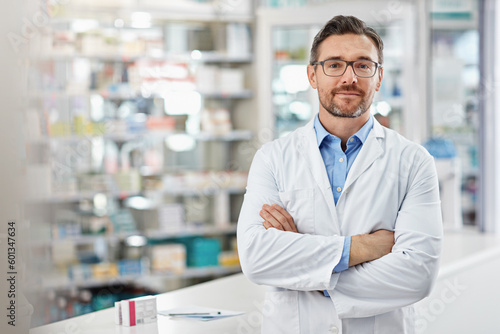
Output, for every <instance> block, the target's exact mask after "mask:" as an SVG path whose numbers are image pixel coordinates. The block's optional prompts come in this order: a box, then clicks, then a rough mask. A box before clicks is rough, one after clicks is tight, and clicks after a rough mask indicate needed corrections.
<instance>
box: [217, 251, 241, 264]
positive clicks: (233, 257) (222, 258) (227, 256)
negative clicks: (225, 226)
mask: <svg viewBox="0 0 500 334" xmlns="http://www.w3.org/2000/svg"><path fill="white" fill-rule="evenodd" d="M219 264H220V265H221V266H227V267H232V266H237V265H239V264H240V258H239V257H238V253H237V252H236V251H224V252H221V253H220V254H219Z"/></svg>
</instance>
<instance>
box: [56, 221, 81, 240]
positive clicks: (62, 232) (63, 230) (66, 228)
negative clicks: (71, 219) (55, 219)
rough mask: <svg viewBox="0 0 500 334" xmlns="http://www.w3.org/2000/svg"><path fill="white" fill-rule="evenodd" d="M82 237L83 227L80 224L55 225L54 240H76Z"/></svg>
mask: <svg viewBox="0 0 500 334" xmlns="http://www.w3.org/2000/svg"><path fill="white" fill-rule="evenodd" d="M80 235H82V227H81V226H80V224H78V223H76V222H75V223H58V224H56V225H54V227H53V232H52V236H53V238H54V239H66V238H75V237H79V236H80Z"/></svg>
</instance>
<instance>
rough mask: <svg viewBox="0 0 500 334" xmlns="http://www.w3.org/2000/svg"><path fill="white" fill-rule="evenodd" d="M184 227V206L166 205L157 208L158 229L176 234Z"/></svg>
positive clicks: (178, 204)
mask: <svg viewBox="0 0 500 334" xmlns="http://www.w3.org/2000/svg"><path fill="white" fill-rule="evenodd" d="M185 227H186V222H185V213H184V205H182V204H180V203H167V204H163V205H161V206H159V207H158V228H159V230H160V231H165V232H178V231H182V230H183V229H185Z"/></svg>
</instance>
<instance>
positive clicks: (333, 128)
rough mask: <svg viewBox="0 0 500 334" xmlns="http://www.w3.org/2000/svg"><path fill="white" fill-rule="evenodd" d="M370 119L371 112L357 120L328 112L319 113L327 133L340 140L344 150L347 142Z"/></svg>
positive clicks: (321, 111)
mask: <svg viewBox="0 0 500 334" xmlns="http://www.w3.org/2000/svg"><path fill="white" fill-rule="evenodd" d="M369 118H370V111H369V110H367V111H366V112H365V113H364V114H363V115H361V116H359V117H356V118H348V117H338V116H333V115H332V114H330V113H328V112H327V111H326V110H320V111H319V121H320V122H321V124H322V125H323V127H324V128H325V130H326V131H328V132H329V133H331V134H332V135H334V136H336V137H338V138H340V140H341V146H342V149H343V150H345V147H346V144H347V140H348V139H349V138H350V137H351V136H352V135H353V134H355V133H356V132H358V131H359V129H361V128H362V127H363V125H365V123H366V122H367V121H368V119H369Z"/></svg>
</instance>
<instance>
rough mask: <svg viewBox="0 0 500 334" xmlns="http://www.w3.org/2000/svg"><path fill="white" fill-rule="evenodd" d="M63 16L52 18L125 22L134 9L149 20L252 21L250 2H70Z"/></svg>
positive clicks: (153, 0)
mask: <svg viewBox="0 0 500 334" xmlns="http://www.w3.org/2000/svg"><path fill="white" fill-rule="evenodd" d="M62 8H63V9H64V10H62V11H61V13H63V15H60V16H58V17H56V19H58V20H60V21H63V20H71V19H74V18H87V17H90V18H99V19H100V20H101V21H103V20H105V19H107V20H110V21H111V22H113V21H114V20H115V19H116V18H122V19H124V20H125V21H126V22H125V24H127V25H128V24H129V22H128V21H129V20H128V18H130V17H131V15H132V14H133V13H135V12H148V13H151V21H152V23H154V22H158V21H182V22H186V21H197V22H242V23H251V22H253V20H254V15H253V10H252V4H251V2H250V1H237V2H236V3H234V1H209V2H204V3H199V2H194V1H183V0H175V1H159V0H144V1H140V2H135V1H130V0H129V1H112V0H111V1H97V0H92V1H79V0H78V1H76V0H75V1H72V2H71V3H68V4H67V5H65V6H63V7H62Z"/></svg>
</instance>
